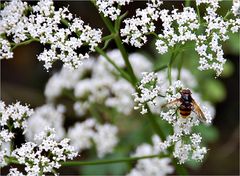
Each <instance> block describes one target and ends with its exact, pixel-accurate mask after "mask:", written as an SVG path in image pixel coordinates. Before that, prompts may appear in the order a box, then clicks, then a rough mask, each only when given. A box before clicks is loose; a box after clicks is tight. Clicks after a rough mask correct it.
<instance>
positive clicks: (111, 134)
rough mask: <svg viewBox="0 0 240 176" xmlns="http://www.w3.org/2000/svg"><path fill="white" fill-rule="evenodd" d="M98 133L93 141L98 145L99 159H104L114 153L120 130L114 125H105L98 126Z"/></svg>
mask: <svg viewBox="0 0 240 176" xmlns="http://www.w3.org/2000/svg"><path fill="white" fill-rule="evenodd" d="M96 131H97V132H96V133H95V135H94V136H93V141H94V143H95V144H96V148H97V153H98V157H100V158H102V157H104V156H105V155H106V154H108V153H112V151H113V148H114V147H115V146H116V145H117V143H118V138H117V132H118V129H117V127H116V126H114V125H110V124H104V125H96Z"/></svg>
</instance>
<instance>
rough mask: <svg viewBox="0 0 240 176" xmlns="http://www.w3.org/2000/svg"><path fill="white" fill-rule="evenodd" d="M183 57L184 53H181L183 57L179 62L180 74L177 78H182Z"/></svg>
mask: <svg viewBox="0 0 240 176" xmlns="http://www.w3.org/2000/svg"><path fill="white" fill-rule="evenodd" d="M183 57H184V53H183V52H182V53H181V58H180V63H179V64H178V75H177V80H180V79H181V70H182V66H183Z"/></svg>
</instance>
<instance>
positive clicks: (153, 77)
mask: <svg viewBox="0 0 240 176" xmlns="http://www.w3.org/2000/svg"><path fill="white" fill-rule="evenodd" d="M142 74H143V78H142V80H141V82H140V85H139V86H138V89H139V91H140V93H134V94H133V96H134V101H135V102H136V103H137V106H135V107H134V109H139V108H141V114H145V113H147V109H146V103H148V104H150V105H155V104H156V102H155V98H156V97H158V96H160V95H161V88H160V86H159V85H160V82H159V80H158V78H157V73H153V72H150V73H147V72H143V73H142Z"/></svg>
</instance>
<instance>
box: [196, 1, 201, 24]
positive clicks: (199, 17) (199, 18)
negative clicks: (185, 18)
mask: <svg viewBox="0 0 240 176" xmlns="http://www.w3.org/2000/svg"><path fill="white" fill-rule="evenodd" d="M195 4H196V9H197V15H198V21H199V23H200V24H201V14H200V10H199V7H198V5H197V2H195Z"/></svg>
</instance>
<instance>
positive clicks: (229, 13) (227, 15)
mask: <svg viewBox="0 0 240 176" xmlns="http://www.w3.org/2000/svg"><path fill="white" fill-rule="evenodd" d="M231 13H232V12H231V11H228V12H227V13H226V15H225V16H224V17H223V20H226V19H227V18H228V17H229V15H231Z"/></svg>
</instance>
